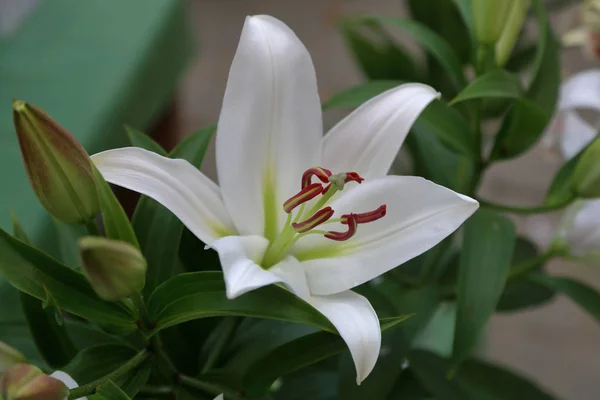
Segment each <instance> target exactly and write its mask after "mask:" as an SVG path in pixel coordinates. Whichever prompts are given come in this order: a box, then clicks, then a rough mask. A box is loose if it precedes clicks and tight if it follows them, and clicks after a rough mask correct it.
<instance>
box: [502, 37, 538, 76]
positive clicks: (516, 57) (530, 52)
mask: <svg viewBox="0 0 600 400" xmlns="http://www.w3.org/2000/svg"><path fill="white" fill-rule="evenodd" d="M536 54H537V46H536V45H535V44H531V45H528V46H525V47H522V48H520V49H516V50H515V51H513V54H512V55H511V56H510V58H509V59H508V62H507V63H506V66H505V68H506V69H507V70H509V71H511V72H521V71H522V70H523V69H525V68H527V67H529V66H530V65H531V64H532V63H533V62H534V61H535V56H536Z"/></svg>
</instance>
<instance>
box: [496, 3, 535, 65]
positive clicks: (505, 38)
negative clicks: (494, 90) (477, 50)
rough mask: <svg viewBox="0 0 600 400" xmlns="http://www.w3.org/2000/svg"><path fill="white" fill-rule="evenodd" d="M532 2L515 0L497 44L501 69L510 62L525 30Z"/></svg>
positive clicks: (497, 59)
mask: <svg viewBox="0 0 600 400" xmlns="http://www.w3.org/2000/svg"><path fill="white" fill-rule="evenodd" d="M530 5H531V0H513V1H512V5H511V7H510V9H509V11H508V15H507V17H506V22H505V24H504V27H503V29H502V33H501V34H500V37H499V38H498V41H497V42H496V49H495V51H496V65H497V66H499V67H501V66H503V65H504V64H506V62H507V61H508V58H509V57H510V54H511V53H512V51H513V49H514V47H515V44H516V43H517V40H518V39H519V33H521V29H522V28H523V22H525V17H526V16H527V10H528V9H529V6H530Z"/></svg>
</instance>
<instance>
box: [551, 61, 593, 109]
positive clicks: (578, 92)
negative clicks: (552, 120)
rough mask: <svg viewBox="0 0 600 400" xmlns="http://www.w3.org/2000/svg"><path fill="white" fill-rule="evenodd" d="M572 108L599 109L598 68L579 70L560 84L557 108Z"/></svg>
mask: <svg viewBox="0 0 600 400" xmlns="http://www.w3.org/2000/svg"><path fill="white" fill-rule="evenodd" d="M572 108H587V109H592V110H598V111H600V69H592V70H588V71H583V72H580V73H578V74H575V75H573V76H572V77H571V78H569V79H568V80H567V81H566V82H564V83H563V84H562V86H561V87H560V99H559V101H558V110H559V111H561V110H566V109H572Z"/></svg>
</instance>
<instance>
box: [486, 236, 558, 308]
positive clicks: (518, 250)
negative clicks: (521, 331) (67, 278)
mask: <svg viewBox="0 0 600 400" xmlns="http://www.w3.org/2000/svg"><path fill="white" fill-rule="evenodd" d="M537 256H538V251H537V249H536V248H535V245H534V244H533V243H532V242H531V241H530V240H528V239H525V238H522V237H519V238H517V241H516V242H515V250H514V252H513V257H512V261H511V266H513V267H514V266H515V265H517V264H519V263H522V262H525V261H527V260H530V259H532V258H535V257H537ZM542 268H543V265H542V263H540V264H539V265H538V266H537V267H536V268H534V269H533V271H537V272H538V273H543V271H542ZM553 297H554V291H553V290H552V289H549V288H547V287H545V286H543V285H540V284H539V283H536V282H533V281H531V280H529V279H528V277H527V276H524V277H522V278H517V279H516V280H512V279H511V280H509V281H508V282H507V284H506V287H505V288H504V292H502V296H501V297H500V301H498V305H497V307H496V311H499V312H515V311H521V310H523V309H525V308H529V307H536V306H539V305H542V304H545V303H547V302H549V301H550V300H552V299H553Z"/></svg>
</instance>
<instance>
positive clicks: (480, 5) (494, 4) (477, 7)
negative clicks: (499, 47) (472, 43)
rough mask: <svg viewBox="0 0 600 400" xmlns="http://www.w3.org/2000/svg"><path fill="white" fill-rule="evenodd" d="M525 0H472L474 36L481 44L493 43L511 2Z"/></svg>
mask: <svg viewBox="0 0 600 400" xmlns="http://www.w3.org/2000/svg"><path fill="white" fill-rule="evenodd" d="M520 1H525V0H473V21H474V22H475V36H476V37H477V41H478V42H479V43H482V44H488V45H493V44H494V43H496V41H498V39H499V38H500V35H501V34H502V31H503V30H504V26H505V24H506V21H507V17H508V15H509V14H510V12H511V9H512V6H513V3H515V2H520Z"/></svg>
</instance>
